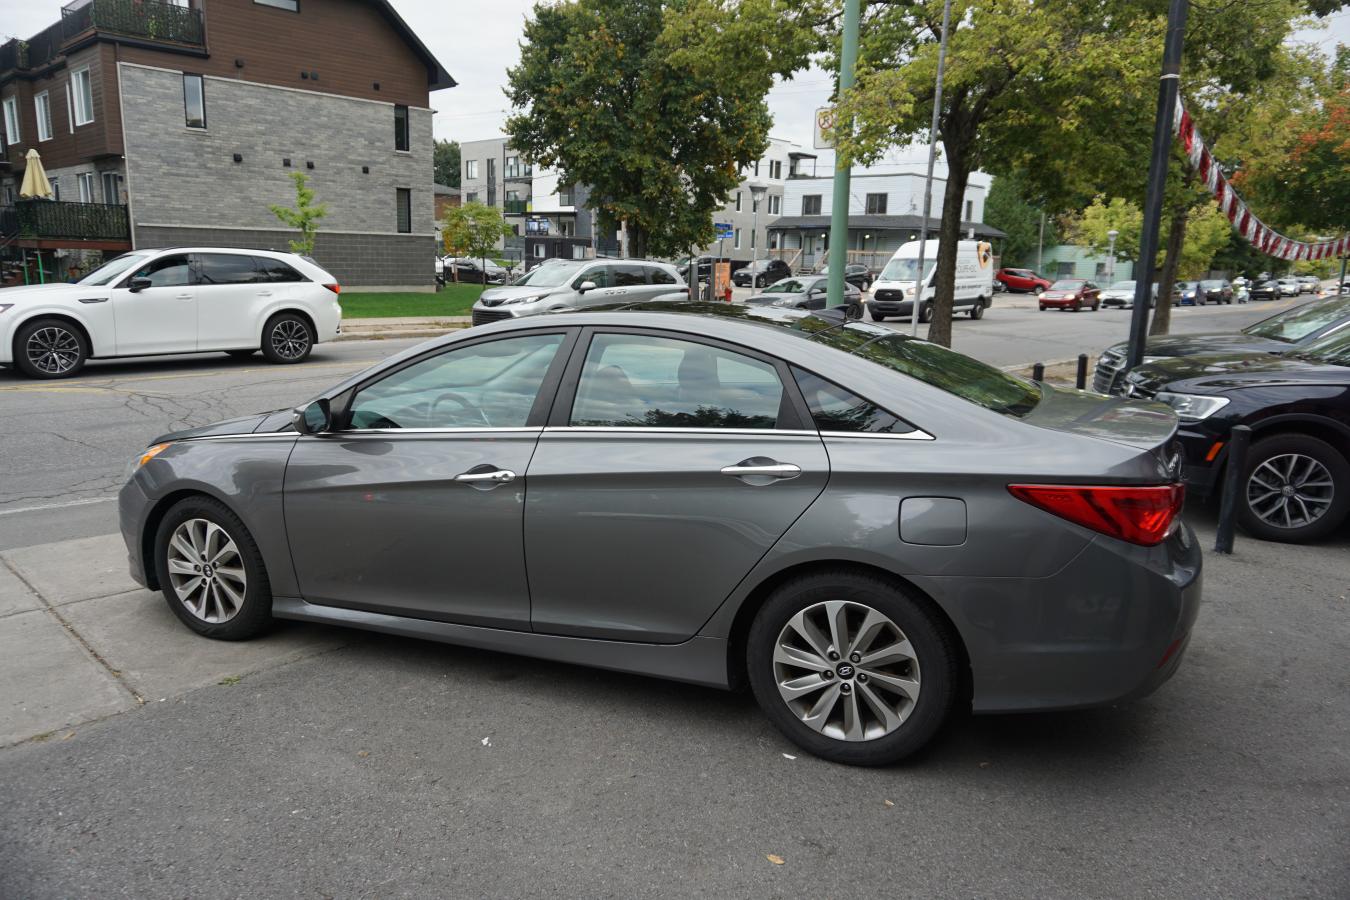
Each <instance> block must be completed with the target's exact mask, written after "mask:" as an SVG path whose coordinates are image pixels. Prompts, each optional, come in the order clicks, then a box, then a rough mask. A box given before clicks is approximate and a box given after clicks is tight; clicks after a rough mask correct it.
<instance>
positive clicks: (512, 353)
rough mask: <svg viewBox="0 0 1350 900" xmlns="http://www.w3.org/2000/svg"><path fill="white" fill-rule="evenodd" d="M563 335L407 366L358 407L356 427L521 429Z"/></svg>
mask: <svg viewBox="0 0 1350 900" xmlns="http://www.w3.org/2000/svg"><path fill="white" fill-rule="evenodd" d="M561 343H562V335H558V334H540V335H528V336H524V337H516V338H506V339H503V340H500V341H491V342H489V343H485V344H474V345H473V346H471V347H462V348H460V349H457V350H448V351H446V352H445V353H441V354H439V355H437V356H433V357H431V358H430V359H425V360H422V361H421V362H419V363H416V364H414V365H411V366H408V367H407V368H406V369H400V370H399V371H397V372H395V373H393V374H392V375H389V376H388V377H386V378H384V379H382V380H380V381H377V382H376V383H374V384H372V385H370V386H369V387H366V388H363V389H362V390H361V391H360V393H358V394H357V395H356V397H355V398H354V399H353V401H352V408H351V427H352V428H356V429H362V428H521V427H524V426H525V425H526V424H527V422H528V420H529V416H530V409H531V408H532V407H533V406H534V401H535V397H536V396H537V395H538V394H539V388H540V386H541V385H542V384H543V382H544V376H545V375H546V374H547V372H548V367H549V363H551V362H553V357H554V355H555V354H556V353H557V350H558V345H559V344H561Z"/></svg>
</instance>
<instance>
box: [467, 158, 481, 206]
mask: <svg viewBox="0 0 1350 900" xmlns="http://www.w3.org/2000/svg"><path fill="white" fill-rule="evenodd" d="M464 177H465V178H466V179H468V180H470V181H473V180H476V179H477V178H478V160H476V159H469V160H465V161H464ZM477 199H478V196H477V195H474V200H477ZM471 202H472V201H471Z"/></svg>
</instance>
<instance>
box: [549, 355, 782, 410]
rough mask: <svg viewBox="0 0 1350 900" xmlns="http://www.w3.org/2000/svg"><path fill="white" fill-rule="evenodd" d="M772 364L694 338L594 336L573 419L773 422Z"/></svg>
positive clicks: (775, 388) (776, 384) (776, 392)
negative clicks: (698, 341)
mask: <svg viewBox="0 0 1350 900" xmlns="http://www.w3.org/2000/svg"><path fill="white" fill-rule="evenodd" d="M782 397H783V385H782V383H781V382H780V381H779V380H778V374H777V372H776V371H775V370H774V367H773V366H771V365H769V364H768V363H765V362H761V361H759V360H757V359H751V358H750V357H747V356H742V355H741V354H739V353H732V352H730V351H727V350H721V349H718V348H715V347H709V346H707V345H704V344H697V343H693V342H692V341H681V340H675V339H672V338H663V337H654V336H648V335H632V334H601V335H597V336H596V337H595V339H594V340H592V341H591V346H590V349H589V350H588V351H587V353H586V361H585V363H584V365H583V367H582V370H581V380H580V382H579V383H578V385H577V396H576V401H575V402H574V404H573V406H572V417H571V424H573V425H589V426H610V427H624V428H773V427H774V426H775V425H776V424H777V422H778V408H779V404H780V403H781V402H782Z"/></svg>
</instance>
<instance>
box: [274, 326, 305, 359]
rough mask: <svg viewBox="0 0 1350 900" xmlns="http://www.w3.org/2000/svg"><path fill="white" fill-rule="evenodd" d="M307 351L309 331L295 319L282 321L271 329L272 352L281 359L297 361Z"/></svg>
mask: <svg viewBox="0 0 1350 900" xmlns="http://www.w3.org/2000/svg"><path fill="white" fill-rule="evenodd" d="M308 349H309V329H308V328H306V327H305V324H304V323H303V322H300V321H298V320H296V319H282V320H281V321H280V322H278V323H277V324H276V325H275V326H273V328H272V350H273V351H274V352H275V353H276V355H277V356H279V357H281V358H282V359H299V358H300V357H302V356H304V355H305V351H307V350H308Z"/></svg>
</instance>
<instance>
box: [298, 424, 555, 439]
mask: <svg viewBox="0 0 1350 900" xmlns="http://www.w3.org/2000/svg"><path fill="white" fill-rule="evenodd" d="M543 430H544V428H543V426H542V425H523V426H517V425H512V426H506V427H502V428H491V427H488V426H486V425H473V426H467V427H464V428H346V429H343V430H342V431H325V432H322V433H320V434H318V435H315V436H316V437H330V436H331V437H355V436H359V435H363V434H502V433H504V432H505V433H510V434H539V433H540V432H542V431H543Z"/></svg>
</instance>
